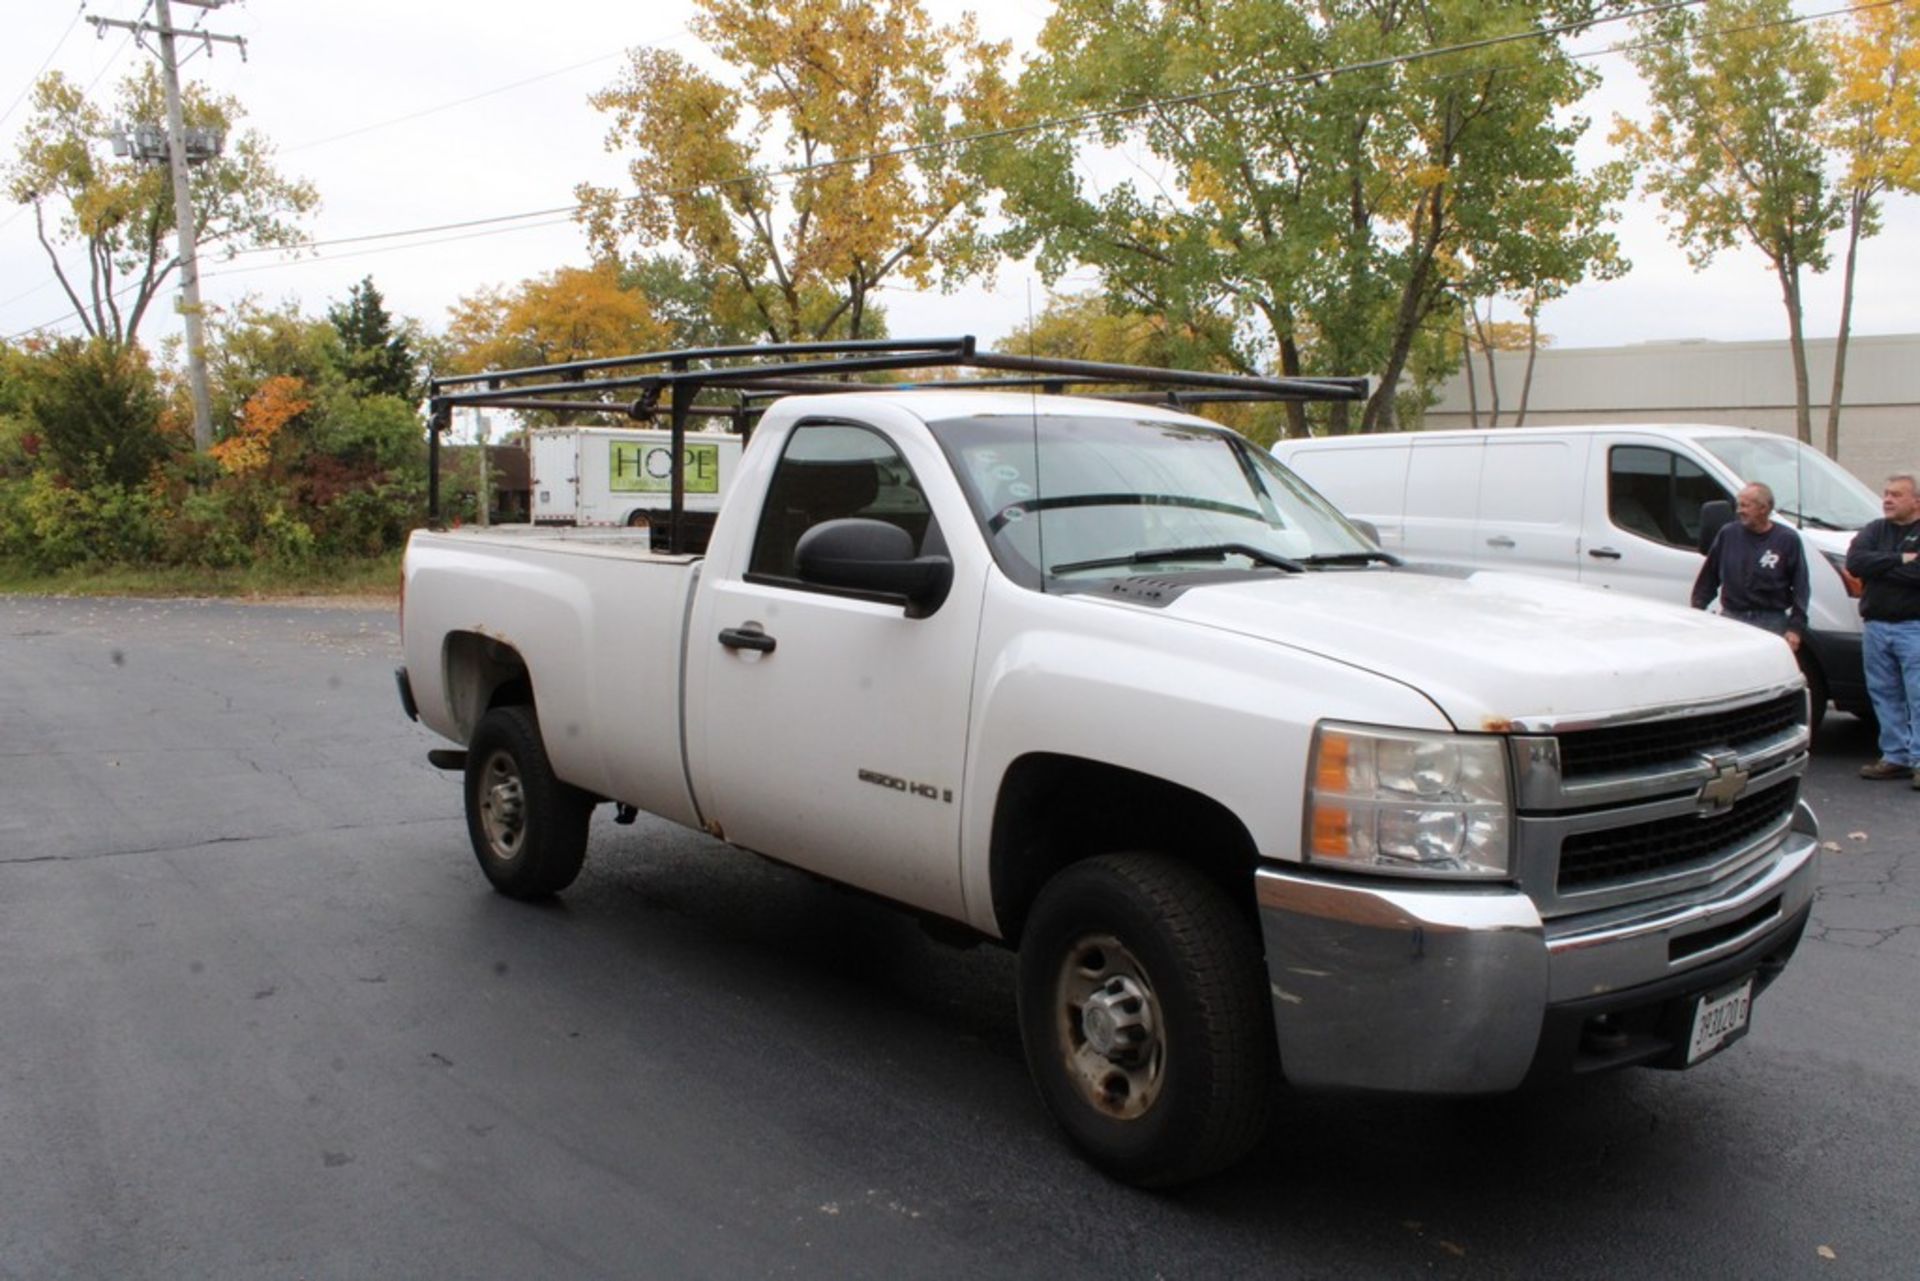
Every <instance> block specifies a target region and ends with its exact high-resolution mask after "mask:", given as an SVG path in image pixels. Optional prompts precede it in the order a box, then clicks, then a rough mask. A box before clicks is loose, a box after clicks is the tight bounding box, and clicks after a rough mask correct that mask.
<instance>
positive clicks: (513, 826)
mask: <svg viewBox="0 0 1920 1281" xmlns="http://www.w3.org/2000/svg"><path fill="white" fill-rule="evenodd" d="M480 826H481V827H482V828H483V829H485V831H486V834H487V847H488V848H489V849H490V850H492V851H493V855H494V857H495V858H498V859H501V860H503V861H510V860H512V859H515V858H518V857H519V856H520V849H521V847H522V846H523V845H524V844H526V839H527V790H526V786H525V784H523V783H522V782H521V780H520V765H519V762H517V761H515V760H514V759H513V754H512V753H510V752H506V751H499V752H495V753H494V754H493V755H492V756H489V757H488V758H487V763H486V765H485V766H484V767H483V768H482V769H481V771H480Z"/></svg>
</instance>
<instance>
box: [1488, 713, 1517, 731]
mask: <svg viewBox="0 0 1920 1281" xmlns="http://www.w3.org/2000/svg"><path fill="white" fill-rule="evenodd" d="M1480 728H1481V730H1483V731H1484V732H1486V733H1488V734H1511V733H1513V722H1512V721H1510V720H1508V719H1507V718H1506V717H1504V716H1489V717H1487V718H1486V719H1485V720H1483V721H1481V722H1480Z"/></svg>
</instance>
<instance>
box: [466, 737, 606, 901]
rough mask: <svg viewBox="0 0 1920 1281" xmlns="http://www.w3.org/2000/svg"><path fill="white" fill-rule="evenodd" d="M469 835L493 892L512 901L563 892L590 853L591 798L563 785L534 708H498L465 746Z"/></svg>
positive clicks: (475, 855)
mask: <svg viewBox="0 0 1920 1281" xmlns="http://www.w3.org/2000/svg"><path fill="white" fill-rule="evenodd" d="M466 802H467V836H468V837H469V839H471V840H472V842H473V853H474V857H476V858H478V859H479V860H480V870H481V871H482V872H485V873H486V875H487V879H488V880H489V881H491V882H492V883H493V888H494V889H496V890H498V891H500V892H501V893H502V894H505V895H506V896H507V897H509V898H518V899H537V898H545V897H547V896H548V895H551V894H558V893H559V892H560V891H561V890H564V889H566V888H567V886H569V885H571V884H573V880H574V878H575V877H576V876H578V875H580V865H581V863H582V862H583V861H585V859H586V856H587V820H588V819H589V818H590V817H591V816H592V814H593V806H594V799H593V797H592V796H591V795H589V794H588V793H586V792H583V791H581V790H580V789H579V788H577V787H573V786H571V785H569V784H567V783H563V782H561V781H560V780H559V779H558V778H556V777H555V776H554V773H553V765H552V764H551V763H550V762H549V761H548V760H547V749H546V746H545V745H544V744H543V743H542V742H541V740H540V722H539V721H538V720H537V719H536V718H535V716H534V714H533V709H532V708H530V707H496V708H494V709H493V710H492V711H490V712H488V713H487V714H486V715H485V716H483V717H481V718H480V724H479V726H478V727H477V728H475V730H474V731H473V741H472V742H471V743H470V744H469V745H468V747H467V773H466Z"/></svg>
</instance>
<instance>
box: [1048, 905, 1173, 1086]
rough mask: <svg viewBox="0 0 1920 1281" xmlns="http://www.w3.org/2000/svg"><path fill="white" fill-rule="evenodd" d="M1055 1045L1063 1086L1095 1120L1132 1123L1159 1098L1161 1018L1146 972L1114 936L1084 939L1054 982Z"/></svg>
mask: <svg viewBox="0 0 1920 1281" xmlns="http://www.w3.org/2000/svg"><path fill="white" fill-rule="evenodd" d="M1054 1008H1055V1010H1056V1011H1058V1013H1057V1015H1056V1023H1055V1041H1056V1045H1057V1048H1058V1052H1059V1055H1060V1061H1061V1066H1062V1067H1063V1068H1064V1069H1065V1070H1066V1076H1067V1080H1068V1081H1069V1082H1071V1083H1072V1085H1073V1087H1074V1089H1075V1090H1076V1091H1078V1093H1079V1094H1080V1097H1081V1098H1082V1099H1084V1100H1085V1101H1086V1102H1087V1104H1088V1105H1089V1106H1091V1107H1092V1108H1093V1109H1094V1110H1096V1111H1098V1112H1100V1113H1101V1114H1103V1115H1105V1116H1109V1117H1113V1118H1115V1119H1116V1120H1122V1121H1131V1120H1135V1119H1137V1118H1139V1117H1141V1116H1144V1115H1145V1114H1146V1113H1147V1111H1148V1110H1149V1109H1151V1108H1152V1107H1153V1105H1154V1102H1155V1101H1156V1100H1157V1099H1158V1098H1159V1097H1160V1090H1161V1087H1162V1085H1163V1084H1164V1082H1165V1079H1166V1065H1167V1045H1166V1032H1165V1029H1166V1019H1165V1018H1164V1016H1163V1015H1162V1013H1161V1010H1160V1000H1159V998H1158V997H1157V996H1156V995H1155V994H1154V990H1153V982H1152V980H1151V979H1150V978H1149V977H1148V975H1147V970H1146V967H1145V966H1143V965H1141V964H1140V961H1139V959H1138V958H1136V957H1135V956H1134V954H1133V953H1132V952H1131V951H1129V950H1128V949H1127V948H1126V946H1125V945H1124V944H1122V943H1121V942H1120V940H1119V939H1118V938H1115V937H1114V936H1113V935H1111V934H1089V935H1085V936H1083V937H1081V938H1080V939H1077V940H1076V941H1075V942H1074V944H1073V946H1072V947H1070V948H1068V949H1067V951H1066V953H1065V955H1064V956H1063V957H1062V958H1061V961H1060V969H1059V973H1058V975H1057V976H1056V978H1055V980H1054Z"/></svg>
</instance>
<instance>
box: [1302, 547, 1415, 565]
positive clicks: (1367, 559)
mask: <svg viewBox="0 0 1920 1281" xmlns="http://www.w3.org/2000/svg"><path fill="white" fill-rule="evenodd" d="M1376 560H1377V561H1379V562H1380V563H1381V564H1382V565H1402V564H1405V563H1406V562H1404V561H1402V560H1401V559H1400V558H1399V557H1398V556H1395V555H1394V554H1393V553H1392V552H1383V551H1375V550H1373V549H1371V548H1369V549H1368V550H1366V551H1364V552H1320V553H1316V554H1314V555H1312V556H1302V557H1301V558H1300V563H1301V564H1302V565H1366V564H1370V563H1372V562H1373V561H1376Z"/></svg>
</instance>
